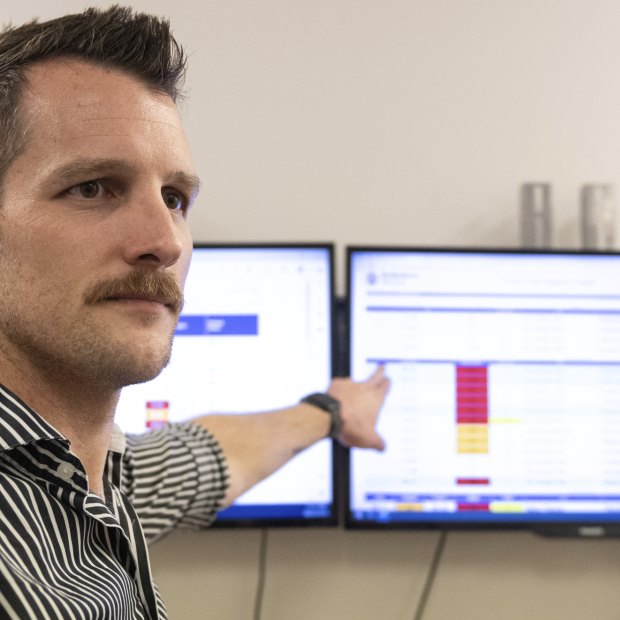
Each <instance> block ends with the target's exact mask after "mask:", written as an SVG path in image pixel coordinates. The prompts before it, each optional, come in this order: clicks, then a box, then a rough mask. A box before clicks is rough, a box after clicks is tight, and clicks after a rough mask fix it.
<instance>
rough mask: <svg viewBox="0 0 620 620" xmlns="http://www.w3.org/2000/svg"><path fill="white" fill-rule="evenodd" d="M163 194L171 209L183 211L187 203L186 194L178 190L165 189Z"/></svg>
mask: <svg viewBox="0 0 620 620" xmlns="http://www.w3.org/2000/svg"><path fill="white" fill-rule="evenodd" d="M161 195H162V198H163V199H164V202H165V203H166V206H167V207H168V209H170V210H171V211H182V210H183V209H184V208H185V206H186V204H187V201H186V199H185V196H183V194H182V193H181V192H178V191H176V190H173V189H165V190H163V191H162V193H161Z"/></svg>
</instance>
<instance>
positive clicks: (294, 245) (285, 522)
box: [193, 241, 341, 529]
mask: <svg viewBox="0 0 620 620" xmlns="http://www.w3.org/2000/svg"><path fill="white" fill-rule="evenodd" d="M201 249H205V250H231V251H235V250H245V249H247V250H266V251H267V250H283V251H284V250H306V249H308V250H313V249H316V250H325V251H327V254H328V267H329V290H328V293H329V306H330V307H329V309H330V342H329V344H330V347H331V355H330V360H329V361H330V365H331V368H330V374H331V375H332V376H333V374H334V368H335V367H336V364H337V359H336V351H335V338H336V335H335V318H334V317H335V302H334V300H335V283H334V274H335V267H334V261H335V258H334V257H335V245H334V243H333V242H280V241H276V242H254V241H252V242H242V241H234V242H225V241H216V242H194V244H193V250H201ZM240 380H242V378H240ZM326 387H327V386H326ZM299 396H300V398H302V397H303V396H305V394H300V395H299ZM291 404H293V403H291ZM336 452H337V448H336V445H335V442H334V441H332V449H331V462H332V466H331V476H332V504H331V510H330V512H329V515H327V516H324V517H307V518H304V517H283V518H276V517H259V516H253V517H231V518H227V519H218V518H216V519H215V521H214V522H213V524H212V526H211V527H213V528H218V529H219V528H221V529H234V528H266V527H269V528H272V527H278V528H280V527H292V528H295V527H334V526H337V525H338V522H339V515H338V506H339V504H341V499H340V497H339V493H338V487H337V473H336V467H337V464H336V461H337V454H336ZM233 505H234V503H233Z"/></svg>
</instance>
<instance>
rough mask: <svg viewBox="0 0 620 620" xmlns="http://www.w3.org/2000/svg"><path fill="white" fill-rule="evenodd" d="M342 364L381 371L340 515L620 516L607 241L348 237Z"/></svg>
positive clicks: (615, 273) (619, 438)
mask: <svg viewBox="0 0 620 620" xmlns="http://www.w3.org/2000/svg"><path fill="white" fill-rule="evenodd" d="M348 278H349V284H348V287H349V312H350V367H351V373H352V376H353V377H354V378H358V379H359V378H362V377H364V376H366V375H367V374H368V373H369V372H370V370H371V369H372V368H374V367H375V366H376V365H377V364H384V365H385V367H386V369H387V374H388V375H389V377H390V378H391V380H392V386H391V390H390V393H389V395H388V398H387V401H386V404H385V408H384V410H383V413H382V415H381V418H380V423H379V431H380V432H381V433H382V434H383V435H384V437H385V439H386V442H387V450H386V451H385V452H384V453H371V452H368V451H361V450H352V451H351V454H350V460H349V462H348V466H349V471H348V475H347V480H348V484H349V490H348V494H347V495H348V499H347V500H346V503H347V504H348V506H347V518H346V519H347V525H348V526H349V527H379V528H381V527H434V528H458V527H470V528H471V527H475V528H493V527H511V528H530V529H533V530H536V531H538V532H541V533H544V534H560V535H573V534H581V535H593V536H594V535H618V532H619V531H620V254H615V253H585V252H569V251H563V252H527V251H518V250H466V249H450V250H446V249H428V248H388V247H382V248H370V247H350V248H348Z"/></svg>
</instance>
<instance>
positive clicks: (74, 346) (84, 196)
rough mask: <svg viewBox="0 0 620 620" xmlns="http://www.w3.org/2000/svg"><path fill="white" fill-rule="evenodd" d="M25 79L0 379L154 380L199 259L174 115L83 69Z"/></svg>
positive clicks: (163, 104)
mask: <svg viewBox="0 0 620 620" xmlns="http://www.w3.org/2000/svg"><path fill="white" fill-rule="evenodd" d="M27 77H28V83H27V85H26V87H25V90H24V94H23V98H22V103H21V110H22V111H23V114H24V115H25V119H26V125H27V126H29V132H28V137H27V142H26V148H25V150H24V151H23V152H22V153H21V155H20V156H19V157H18V158H17V159H16V160H15V161H14V162H13V163H12V164H11V166H10V168H9V169H8V171H7V174H6V177H5V180H4V184H3V192H2V200H1V204H0V369H1V368H2V364H4V363H6V361H7V360H8V362H9V363H11V364H13V366H14V367H16V368H18V369H19V370H20V372H26V373H34V374H35V375H36V374H37V373H39V374H41V373H42V374H43V375H44V376H46V377H47V378H48V379H52V380H54V381H61V380H71V381H75V380H76V379H77V380H81V381H83V382H89V383H92V384H93V385H99V386H100V387H112V388H119V387H122V386H123V385H126V384H129V383H135V382H138V381H144V380H148V379H150V378H151V377H153V376H155V375H156V374H157V373H158V372H159V371H160V370H161V368H162V367H163V366H164V365H165V363H166V362H167V360H168V357H169V352H170V344H171V339H172V334H173V332H174V327H175V324H176V320H177V317H178V313H179V311H180V298H179V296H180V290H181V289H182V287H183V284H184V282H185V277H186V275H187V269H188V267H189V260H190V257H191V245H192V244H191V237H190V232H189V226H188V222H187V210H188V208H189V203H190V202H191V200H193V198H194V195H195V193H196V191H197V180H196V178H195V176H194V174H193V167H192V162H191V156H190V151H189V146H188V144H187V140H186V137H185V134H184V132H183V129H182V127H181V122H180V119H179V116H178V113H177V110H176V108H175V106H174V104H173V102H172V101H171V100H170V98H169V97H167V96H165V95H162V94H158V93H154V92H153V91H152V90H150V89H149V88H148V87H146V86H144V85H143V84H142V83H140V82H139V81H137V80H136V79H134V78H132V77H130V76H128V75H126V74H123V73H121V72H118V71H110V70H106V69H103V68H101V67H98V66H95V65H91V64H87V63H84V62H81V61H75V60H54V61H48V62H45V63H39V64H37V65H33V66H32V67H31V68H30V69H28V73H27ZM93 382H95V383H93ZM97 382H98V383H97Z"/></svg>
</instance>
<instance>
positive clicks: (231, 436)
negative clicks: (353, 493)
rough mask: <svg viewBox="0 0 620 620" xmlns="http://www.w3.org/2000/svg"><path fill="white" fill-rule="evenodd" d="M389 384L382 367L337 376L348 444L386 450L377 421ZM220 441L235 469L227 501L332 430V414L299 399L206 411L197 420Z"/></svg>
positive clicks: (335, 388)
mask: <svg viewBox="0 0 620 620" xmlns="http://www.w3.org/2000/svg"><path fill="white" fill-rule="evenodd" d="M388 388H389V380H388V379H387V377H386V376H385V374H384V370H383V368H382V367H380V368H378V369H377V370H376V371H375V372H374V373H373V374H372V375H371V376H370V377H369V378H368V379H367V380H366V381H362V382H355V381H352V380H351V379H340V378H339V379H334V380H333V381H332V383H331V384H330V386H329V388H328V390H327V391H328V393H329V394H330V395H331V396H333V397H334V398H336V399H338V400H339V401H340V407H341V416H342V422H343V424H342V430H341V432H340V433H339V435H338V437H337V439H338V441H340V443H342V444H343V445H345V446H349V447H357V448H374V449H375V450H383V449H384V447H385V446H384V443H383V439H382V438H381V437H380V436H379V435H378V434H377V432H376V430H375V427H376V423H377V418H378V416H379V410H380V409H381V405H382V404H383V401H384V399H385V396H386V394H387V391H388ZM192 422H194V423H195V424H199V425H200V426H203V427H205V428H207V429H208V430H209V431H210V432H211V433H213V435H214V436H215V438H216V439H217V440H218V441H219V443H220V445H221V446H222V449H223V451H224V454H225V455H226V459H227V461H228V467H229V472H230V487H229V489H228V493H227V494H226V498H225V499H224V505H226V506H228V505H230V504H231V503H232V502H233V501H234V500H235V499H236V498H237V497H239V496H240V495H241V494H242V493H244V492H245V491H247V490H248V489H250V488H251V487H253V486H254V485H255V484H257V483H258V482H260V481H261V480H263V479H264V478H266V477H267V476H269V475H270V474H272V473H273V472H275V471H276V470H277V469H279V468H280V467H282V466H283V465H284V464H286V463H287V462H288V461H289V460H290V459H292V458H293V457H294V456H295V455H296V454H299V452H301V451H302V450H305V449H306V448H308V447H309V446H311V445H312V444H314V443H316V442H317V441H319V440H321V439H324V438H325V437H326V436H327V435H328V432H329V428H330V424H331V418H330V416H329V415H328V414H327V413H326V412H325V411H323V410H322V409H320V408H318V407H316V406H315V405H310V404H307V403H299V404H298V405H294V406H292V407H287V408H286V409H279V410H277V411H270V412H265V413H255V414H251V415H247V414H244V415H207V416H204V417H201V418H196V419H194V420H192Z"/></svg>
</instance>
